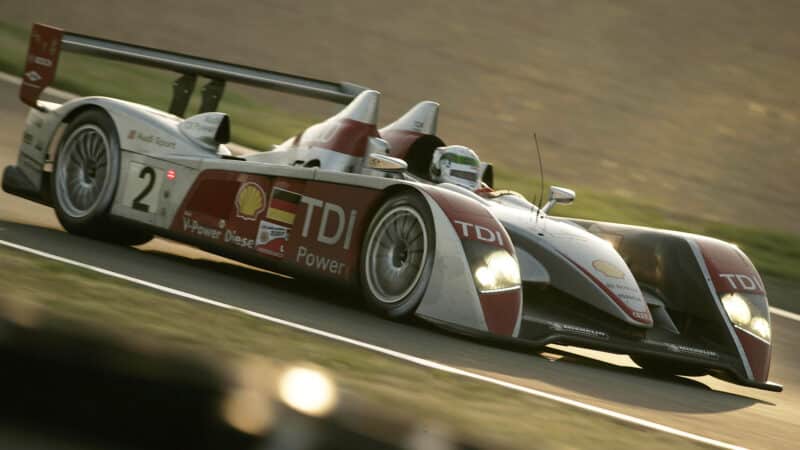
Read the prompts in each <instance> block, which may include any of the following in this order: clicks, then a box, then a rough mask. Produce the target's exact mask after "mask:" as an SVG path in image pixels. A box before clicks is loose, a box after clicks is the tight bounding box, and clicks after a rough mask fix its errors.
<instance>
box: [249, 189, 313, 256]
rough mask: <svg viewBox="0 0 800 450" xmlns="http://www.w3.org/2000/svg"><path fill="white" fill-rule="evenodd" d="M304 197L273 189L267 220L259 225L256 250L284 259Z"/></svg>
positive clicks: (284, 190) (295, 193)
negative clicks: (301, 200)
mask: <svg viewBox="0 0 800 450" xmlns="http://www.w3.org/2000/svg"><path fill="white" fill-rule="evenodd" d="M302 197H303V196H302V195H300V194H298V193H297V192H292V191H288V190H286V189H281V188H279V187H274V188H272V193H271V194H270V200H269V208H268V209H267V213H266V214H265V219H266V220H262V221H261V222H259V224H258V234H257V236H256V250H258V251H259V252H261V253H266V254H268V255H272V256H276V257H278V258H283V257H284V255H285V254H286V246H287V245H288V243H289V235H290V231H291V229H292V226H293V225H294V219H295V217H296V216H297V208H298V207H299V205H300V199H301V198H302Z"/></svg>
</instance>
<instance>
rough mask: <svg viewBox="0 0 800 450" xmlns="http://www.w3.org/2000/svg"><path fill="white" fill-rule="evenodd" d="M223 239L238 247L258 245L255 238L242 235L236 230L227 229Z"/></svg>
mask: <svg viewBox="0 0 800 450" xmlns="http://www.w3.org/2000/svg"><path fill="white" fill-rule="evenodd" d="M223 240H224V242H225V243H226V244H233V245H235V246H237V247H243V248H253V247H255V245H256V241H255V239H250V238H247V237H244V236H240V235H239V232H238V231H236V230H231V229H226V230H225V234H224V235H223Z"/></svg>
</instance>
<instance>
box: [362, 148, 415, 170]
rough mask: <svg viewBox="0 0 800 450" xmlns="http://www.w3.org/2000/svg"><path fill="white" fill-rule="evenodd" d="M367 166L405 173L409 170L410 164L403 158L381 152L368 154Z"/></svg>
mask: <svg viewBox="0 0 800 450" xmlns="http://www.w3.org/2000/svg"><path fill="white" fill-rule="evenodd" d="M367 167H368V168H370V169H373V170H379V171H381V172H386V173H403V172H405V171H406V170H408V164H407V163H406V162H405V161H403V160H402V159H400V158H395V157H394V156H389V155H383V154H380V153H370V154H369V155H368V156H367Z"/></svg>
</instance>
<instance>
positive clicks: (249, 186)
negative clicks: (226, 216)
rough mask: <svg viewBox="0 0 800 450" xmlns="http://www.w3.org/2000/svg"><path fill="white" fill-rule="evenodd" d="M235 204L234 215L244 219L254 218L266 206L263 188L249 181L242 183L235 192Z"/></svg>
mask: <svg viewBox="0 0 800 450" xmlns="http://www.w3.org/2000/svg"><path fill="white" fill-rule="evenodd" d="M235 204H236V217H239V218H242V219H244V220H256V218H257V217H258V215H259V214H261V213H262V212H264V209H265V208H266V207H267V202H266V199H265V195H264V189H262V188H261V186H259V185H257V184H256V183H253V182H251V181H248V182H247V183H243V184H242V186H241V187H239V192H237V193H236V201H235Z"/></svg>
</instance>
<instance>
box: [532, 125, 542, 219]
mask: <svg viewBox="0 0 800 450" xmlns="http://www.w3.org/2000/svg"><path fill="white" fill-rule="evenodd" d="M533 142H534V143H536V155H537V156H538V157H539V184H540V187H539V199H538V200H537V201H536V208H537V211H536V220H537V221H538V220H539V214H540V212H541V210H542V200H543V199H544V166H542V152H541V151H540V150H539V139H538V138H537V137H536V132H535V131H534V132H533Z"/></svg>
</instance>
